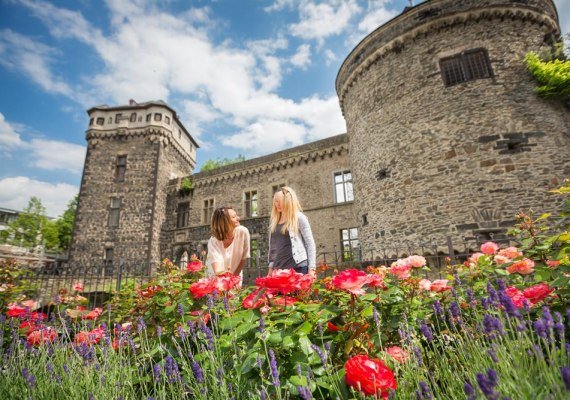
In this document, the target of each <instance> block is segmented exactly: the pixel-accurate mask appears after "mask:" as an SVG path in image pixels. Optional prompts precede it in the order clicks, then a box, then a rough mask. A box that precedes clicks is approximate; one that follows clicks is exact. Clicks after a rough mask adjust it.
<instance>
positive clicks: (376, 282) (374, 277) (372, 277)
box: [368, 274, 386, 288]
mask: <svg viewBox="0 0 570 400" xmlns="http://www.w3.org/2000/svg"><path fill="white" fill-rule="evenodd" d="M368 286H370V287H379V288H384V287H386V285H384V276H383V275H378V274H369V275H368Z"/></svg>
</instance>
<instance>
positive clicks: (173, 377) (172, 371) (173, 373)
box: [164, 356, 180, 383]
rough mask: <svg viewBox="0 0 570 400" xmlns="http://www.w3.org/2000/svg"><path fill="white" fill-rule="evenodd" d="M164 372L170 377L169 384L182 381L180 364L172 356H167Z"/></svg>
mask: <svg viewBox="0 0 570 400" xmlns="http://www.w3.org/2000/svg"><path fill="white" fill-rule="evenodd" d="M164 372H165V374H166V376H167V377H168V381H169V382H171V383H172V382H178V381H180V370H179V369H178V363H177V362H176V360H175V359H174V358H172V357H170V356H166V358H165V359H164Z"/></svg>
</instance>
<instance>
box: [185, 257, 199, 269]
mask: <svg viewBox="0 0 570 400" xmlns="http://www.w3.org/2000/svg"><path fill="white" fill-rule="evenodd" d="M202 268H203V265H202V261H200V260H198V259H197V258H193V259H191V260H190V262H189V263H188V264H186V272H198V271H201V270H202Z"/></svg>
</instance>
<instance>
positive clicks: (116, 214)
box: [108, 197, 121, 228]
mask: <svg viewBox="0 0 570 400" xmlns="http://www.w3.org/2000/svg"><path fill="white" fill-rule="evenodd" d="M120 216H121V199H120V198H119V197H111V207H110V209H109V221H108V226H109V227H110V228H116V227H118V226H119V218H120Z"/></svg>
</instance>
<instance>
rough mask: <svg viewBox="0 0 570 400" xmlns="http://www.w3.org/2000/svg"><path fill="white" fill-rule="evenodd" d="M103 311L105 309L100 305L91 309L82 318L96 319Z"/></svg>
mask: <svg viewBox="0 0 570 400" xmlns="http://www.w3.org/2000/svg"><path fill="white" fill-rule="evenodd" d="M102 313H103V309H102V308H100V307H97V308H95V309H93V310H91V311H89V312H88V313H87V314H85V315H82V316H81V319H95V318H97V317H98V316H99V315H101V314H102Z"/></svg>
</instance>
